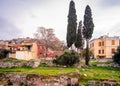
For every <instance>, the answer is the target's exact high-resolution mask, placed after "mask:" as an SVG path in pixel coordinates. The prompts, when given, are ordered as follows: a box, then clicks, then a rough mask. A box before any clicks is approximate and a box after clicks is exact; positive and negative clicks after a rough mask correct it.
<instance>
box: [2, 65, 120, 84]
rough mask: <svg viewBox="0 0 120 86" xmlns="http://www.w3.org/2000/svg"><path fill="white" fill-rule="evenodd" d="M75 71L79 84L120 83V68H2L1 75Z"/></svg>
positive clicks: (49, 73) (55, 73)
mask: <svg viewBox="0 0 120 86" xmlns="http://www.w3.org/2000/svg"><path fill="white" fill-rule="evenodd" d="M75 70H79V71H80V74H81V75H80V78H79V82H80V83H81V84H85V83H87V82H88V81H89V80H100V79H114V80H116V81H118V82H120V68H116V67H96V66H93V67H86V68H75V67H69V68H64V67H38V68H25V67H20V68H1V69H0V73H15V74H31V73H32V74H40V75H45V76H46V75H58V74H62V73H69V72H73V71H75Z"/></svg>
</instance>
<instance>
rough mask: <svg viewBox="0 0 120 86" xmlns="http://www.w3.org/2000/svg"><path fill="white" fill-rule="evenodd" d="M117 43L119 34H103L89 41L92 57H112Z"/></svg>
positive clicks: (119, 39) (119, 38)
mask: <svg viewBox="0 0 120 86" xmlns="http://www.w3.org/2000/svg"><path fill="white" fill-rule="evenodd" d="M119 45H120V37H119V36H114V37H109V36H107V35H104V36H101V37H99V38H96V39H93V40H91V41H90V42H89V46H90V50H91V51H92V53H93V56H94V58H112V56H113V54H114V52H116V50H117V47H118V46H119Z"/></svg>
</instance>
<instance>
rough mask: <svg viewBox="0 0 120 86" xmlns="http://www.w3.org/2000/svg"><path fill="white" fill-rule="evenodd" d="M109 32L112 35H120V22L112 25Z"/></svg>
mask: <svg viewBox="0 0 120 86" xmlns="http://www.w3.org/2000/svg"><path fill="white" fill-rule="evenodd" d="M109 34H110V35H112V36H115V35H117V36H120V22H119V23H116V24H115V25H113V26H112V27H111V29H110V30H109Z"/></svg>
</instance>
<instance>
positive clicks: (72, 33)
mask: <svg viewBox="0 0 120 86" xmlns="http://www.w3.org/2000/svg"><path fill="white" fill-rule="evenodd" d="M76 28H77V15H76V9H75V3H74V1H73V0H71V1H70V5H69V14H68V25H67V37H66V39H67V46H68V48H69V47H71V46H72V44H73V43H75V40H76Z"/></svg>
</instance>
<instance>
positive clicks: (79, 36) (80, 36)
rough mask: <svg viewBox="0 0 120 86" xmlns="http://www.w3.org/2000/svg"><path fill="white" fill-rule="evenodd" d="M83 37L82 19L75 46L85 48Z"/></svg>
mask: <svg viewBox="0 0 120 86" xmlns="http://www.w3.org/2000/svg"><path fill="white" fill-rule="evenodd" d="M83 43H84V41H83V37H82V21H80V22H79V26H78V31H77V37H76V42H75V47H76V48H77V49H82V48H83Z"/></svg>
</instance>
